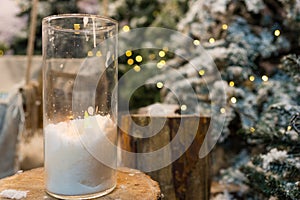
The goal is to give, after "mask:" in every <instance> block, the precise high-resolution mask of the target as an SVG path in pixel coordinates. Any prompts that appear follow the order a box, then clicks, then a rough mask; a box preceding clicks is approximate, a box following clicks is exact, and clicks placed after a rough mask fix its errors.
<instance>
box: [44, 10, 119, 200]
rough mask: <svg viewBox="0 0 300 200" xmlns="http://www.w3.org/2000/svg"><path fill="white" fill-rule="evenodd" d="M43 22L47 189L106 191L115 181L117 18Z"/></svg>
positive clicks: (77, 194) (79, 193) (78, 195)
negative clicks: (115, 19)
mask: <svg viewBox="0 0 300 200" xmlns="http://www.w3.org/2000/svg"><path fill="white" fill-rule="evenodd" d="M42 27H43V108H44V114H43V121H44V136H45V137H44V138H45V139H44V144H45V145H44V147H45V174H46V177H45V178H46V180H45V184H46V191H47V193H48V194H50V195H52V196H54V197H57V198H61V199H91V198H95V197H99V196H102V195H105V194H107V193H109V192H110V191H112V190H113V189H114V187H115V185H116V172H115V168H116V161H117V152H116V148H115V146H116V140H117V128H116V127H117V125H116V124H117V122H116V120H117V118H116V112H117V100H116V99H117V96H116V95H115V94H116V92H115V91H116V85H117V57H118V56H117V22H116V21H114V20H112V19H109V18H105V17H100V16H96V15H84V14H64V15H56V16H49V17H46V18H44V19H43V22H42Z"/></svg>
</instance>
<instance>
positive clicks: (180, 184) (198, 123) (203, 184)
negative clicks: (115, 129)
mask: <svg viewBox="0 0 300 200" xmlns="http://www.w3.org/2000/svg"><path fill="white" fill-rule="evenodd" d="M161 120H166V121H165V123H164V125H163V126H162V128H161V129H160V130H159V131H158V132H157V134H155V135H154V136H152V137H147V138H145V137H142V136H143V135H144V136H146V135H149V134H151V132H153V131H154V130H157V129H156V127H155V126H156V124H158V125H157V126H159V124H160V121H161ZM150 122H151V123H152V124H153V126H152V127H151V128H149V129H143V130H144V131H145V130H147V131H149V132H150V133H145V132H141V130H142V129H140V128H139V127H145V126H147V125H148V124H149V123H150ZM209 122H210V118H209V117H198V116H183V115H182V116H181V115H174V116H168V117H166V118H165V117H150V116H146V115H125V116H123V117H122V119H121V129H120V146H121V148H122V149H124V150H126V151H129V152H135V153H146V152H153V151H156V150H158V149H161V148H162V147H165V146H166V145H168V144H169V143H170V141H172V140H173V139H174V137H175V136H176V135H177V134H180V135H179V136H180V138H179V140H180V146H181V145H182V146H184V145H186V141H188V140H190V139H193V142H192V144H191V145H190V146H189V147H188V149H187V150H186V151H185V152H184V153H183V154H182V155H181V156H180V157H179V158H178V159H176V160H175V161H174V162H173V163H172V160H174V158H173V157H172V156H174V154H176V153H179V152H178V151H182V148H181V147H177V146H173V147H170V148H171V149H166V150H165V151H163V152H162V154H161V156H160V158H159V160H161V159H163V160H164V161H170V163H171V164H169V165H168V166H166V167H164V168H162V169H159V170H156V171H153V172H149V173H148V174H149V175H150V176H151V177H152V178H153V179H154V180H156V181H158V182H159V184H160V187H161V190H162V194H163V195H164V199H166V200H168V199H170V200H174V199H180V200H193V199H201V200H202V199H203V200H204V199H209V194H210V184H211V179H210V154H209V155H208V156H206V157H205V158H202V159H200V158H199V156H198V154H199V150H200V147H201V145H202V144H203V141H204V138H205V136H206V132H207V130H208V127H209ZM133 123H135V124H136V125H138V126H136V125H134V124H133ZM193 128H194V130H197V133H196V134H195V133H193V132H192V131H191V129H193ZM132 135H134V136H138V137H133V136H132ZM191 137H194V138H191ZM203 145H205V144H203ZM176 151H177V152H176ZM121 159H122V164H124V165H125V166H130V167H135V168H138V169H143V168H144V167H145V166H147V165H151V163H153V162H158V159H155V158H154V159H143V160H139V161H138V160H136V159H137V157H135V158H132V157H131V158H130V159H128V157H126V155H124V154H123V155H121Z"/></svg>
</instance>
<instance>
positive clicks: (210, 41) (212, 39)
mask: <svg viewBox="0 0 300 200" xmlns="http://www.w3.org/2000/svg"><path fill="white" fill-rule="evenodd" d="M208 41H209V43H211V44H212V43H215V41H216V40H215V38H209V40H208Z"/></svg>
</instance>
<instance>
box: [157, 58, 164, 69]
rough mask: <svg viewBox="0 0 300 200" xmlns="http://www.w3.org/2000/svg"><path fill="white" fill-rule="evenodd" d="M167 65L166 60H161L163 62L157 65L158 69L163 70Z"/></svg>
mask: <svg viewBox="0 0 300 200" xmlns="http://www.w3.org/2000/svg"><path fill="white" fill-rule="evenodd" d="M165 64H166V61H165V60H161V61H159V62H158V63H157V65H156V66H157V68H158V69H161V68H163V66H164V65H165Z"/></svg>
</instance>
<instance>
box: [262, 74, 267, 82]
mask: <svg viewBox="0 0 300 200" xmlns="http://www.w3.org/2000/svg"><path fill="white" fill-rule="evenodd" d="M261 79H262V80H263V81H264V82H266V81H268V80H269V77H268V76H266V75H263V76H262V77H261Z"/></svg>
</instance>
